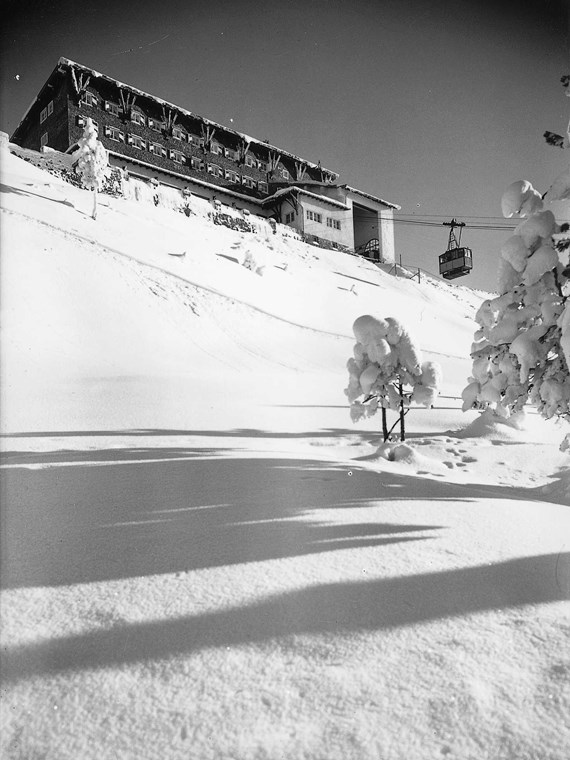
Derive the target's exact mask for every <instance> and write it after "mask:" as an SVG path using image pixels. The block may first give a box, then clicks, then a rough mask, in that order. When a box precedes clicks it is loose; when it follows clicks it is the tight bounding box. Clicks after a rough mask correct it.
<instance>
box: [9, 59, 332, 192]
mask: <svg viewBox="0 0 570 760" xmlns="http://www.w3.org/2000/svg"><path fill="white" fill-rule="evenodd" d="M87 117H91V118H92V119H93V120H94V121H95V122H96V123H97V126H98V131H99V139H100V140H101V142H102V143H103V145H104V146H105V148H106V149H107V150H109V151H111V153H114V154H118V157H119V158H118V159H117V163H120V157H124V158H125V159H126V161H125V163H128V161H129V159H132V160H133V161H135V162H136V161H139V162H140V161H142V162H144V163H146V164H150V165H152V166H156V167H157V169H160V170H162V171H163V172H164V171H166V172H168V171H170V172H174V173H176V174H178V175H181V174H182V175H184V176H188V178H189V180H191V179H192V178H196V179H198V180H201V181H202V182H208V183H209V184H211V185H213V186H218V187H220V189H222V188H225V189H228V190H233V191H234V192H238V193H240V194H242V195H247V196H251V197H254V198H264V197H266V196H268V195H269V194H270V192H271V191H272V190H273V189H274V187H275V184H276V183H283V182H285V183H286V182H288V181H291V182H295V181H299V180H301V179H303V180H305V181H316V182H325V183H329V182H330V183H334V182H335V181H336V180H337V178H338V175H337V174H336V173H334V172H331V171H329V170H327V169H324V168H322V167H320V165H317V164H314V163H311V162H308V161H306V160H303V159H301V158H299V157H298V156H295V155H293V154H291V153H288V152H287V151H283V150H280V149H279V148H276V147H275V146H271V145H269V144H268V143H266V142H263V141H258V140H255V139H252V138H250V137H247V136H245V135H243V134H240V133H239V132H236V131H234V130H232V129H229V128H227V127H224V126H222V125H219V124H216V123H214V122H211V121H209V120H207V119H205V118H202V117H200V116H198V115H196V114H193V113H191V112H189V111H186V110H185V109H183V108H180V107H178V106H175V105H172V104H169V103H166V102H165V101H163V100H161V99H160V98H157V97H154V96H152V95H149V94H147V93H144V92H142V91H140V90H137V89H136V88H133V87H130V86H129V85H125V84H122V83H121V82H118V81H117V80H115V79H112V78H110V77H107V76H105V75H103V74H100V73H98V72H95V71H93V70H91V69H88V68H86V67H84V66H81V65H79V64H76V63H74V62H73V61H69V60H68V59H65V58H61V59H60V60H59V63H58V65H57V66H56V68H55V69H54V71H53V72H52V74H51V75H50V77H49V78H48V80H47V82H46V84H45V85H44V86H43V88H42V89H41V91H40V93H39V94H38V96H37V98H36V100H35V101H34V103H33V104H32V105H31V106H30V108H29V109H28V111H27V113H26V114H25V116H24V118H23V119H22V121H21V123H20V124H19V126H18V127H17V128H16V130H15V131H14V133H13V135H12V137H11V141H12V142H13V143H15V144H17V145H21V146H22V147H24V148H30V149H32V150H40V149H41V147H42V145H47V146H49V147H51V148H54V149H56V150H59V151H62V152H65V151H67V150H68V149H70V148H72V147H73V145H74V144H75V143H77V141H78V140H79V138H80V137H81V135H82V133H83V124H84V120H85V119H86V118H87ZM116 157H117V155H116V156H115V158H116Z"/></svg>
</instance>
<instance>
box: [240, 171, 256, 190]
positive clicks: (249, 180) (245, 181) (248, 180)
mask: <svg viewBox="0 0 570 760" xmlns="http://www.w3.org/2000/svg"><path fill="white" fill-rule="evenodd" d="M241 183H242V185H245V186H246V187H250V188H251V189H252V190H253V189H255V180H254V179H253V177H248V176H247V175H245V174H244V175H243V177H242V178H241Z"/></svg>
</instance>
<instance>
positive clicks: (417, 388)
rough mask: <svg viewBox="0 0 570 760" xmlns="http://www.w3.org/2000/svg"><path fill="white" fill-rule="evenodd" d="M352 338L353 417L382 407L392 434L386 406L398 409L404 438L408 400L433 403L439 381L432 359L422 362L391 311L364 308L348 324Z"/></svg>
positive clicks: (385, 430)
mask: <svg viewBox="0 0 570 760" xmlns="http://www.w3.org/2000/svg"><path fill="white" fill-rule="evenodd" d="M352 330H353V333H354V337H355V338H356V344H355V346H354V356H353V357H351V358H350V359H349V360H348V364H347V368H348V374H349V382H348V388H346V390H345V394H346V396H347V397H348V400H349V401H350V416H351V418H352V420H353V422H358V420H360V419H362V418H363V417H372V416H373V415H374V414H376V412H377V411H378V410H379V409H380V410H381V411H382V431H383V434H384V440H385V441H386V440H387V439H388V437H389V435H390V432H391V431H389V430H388V425H387V419H386V410H387V409H393V410H394V411H397V412H398V414H399V421H400V438H401V440H404V439H405V430H404V416H405V414H406V412H407V410H408V408H409V407H410V404H412V403H416V404H419V405H420V406H427V407H429V406H433V404H434V402H435V399H436V396H437V393H438V389H439V386H440V383H441V369H440V367H439V365H438V364H436V363H435V362H423V363H422V357H421V352H420V350H419V348H418V347H417V346H416V345H415V343H414V341H413V340H412V337H411V336H410V334H409V333H408V331H407V330H406V329H405V327H404V326H403V325H402V324H401V323H400V322H399V321H398V320H397V319H394V318H392V317H387V318H386V319H378V318H376V317H373V316H370V315H368V314H365V315H363V316H361V317H358V319H357V320H356V321H355V322H354V324H353V326H352Z"/></svg>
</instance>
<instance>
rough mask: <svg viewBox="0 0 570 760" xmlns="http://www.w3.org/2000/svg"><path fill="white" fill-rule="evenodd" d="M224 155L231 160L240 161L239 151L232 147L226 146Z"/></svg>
mask: <svg viewBox="0 0 570 760" xmlns="http://www.w3.org/2000/svg"><path fill="white" fill-rule="evenodd" d="M224 156H225V157H226V158H229V159H230V160H231V161H239V153H238V151H237V150H232V148H224Z"/></svg>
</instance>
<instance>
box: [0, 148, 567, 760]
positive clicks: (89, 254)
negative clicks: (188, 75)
mask: <svg viewBox="0 0 570 760" xmlns="http://www.w3.org/2000/svg"><path fill="white" fill-rule="evenodd" d="M2 170H3V171H2V203H3V210H2V219H1V223H2V227H1V231H2V263H1V276H2V277H1V284H2V292H1V296H2V299H1V308H2V347H1V350H2V356H1V358H2V407H1V410H2V439H1V440H2V449H3V469H2V585H3V590H2V604H1V616H2V653H3V658H2V675H3V687H2V716H1V718H2V728H3V730H2V733H1V739H0V742H1V745H0V750H1V753H2V757H3V758H7V759H8V758H10V759H12V758H18V759H20V758H22V759H23V758H29V759H30V760H31V758H42V759H43V760H67V759H70V760H91V759H93V760H95V759H96V760H103V759H105V758H109V759H111V758H112V759H113V760H126V759H127V758H128V759H130V758H136V759H137V760H147V759H148V760H150V759H153V760H154V759H155V758H156V759H157V760H159V759H163V758H184V760H187V759H188V758H199V759H202V758H204V759H205V760H206V759H208V760H209V759H210V758H223V759H224V760H225V759H226V758H228V759H229V758H231V759H232V760H242V759H243V760H253V759H256V758H270V759H271V760H284V759H285V758H287V759H289V758H290V759H291V760H293V759H294V760H300V759H301V758H310V759H311V760H317V759H319V760H320V759H322V760H336V759H337V758H338V759H339V760H349V759H350V758H358V759H359V760H360V758H370V759H371V760H372V759H374V760H379V759H380V760H400V759H401V760H423V759H424V758H425V760H433V758H438V757H451V758H462V759H464V760H471V759H472V760H480V759H481V758H489V759H491V760H500V759H501V758H505V759H506V758H509V760H511V759H512V760H515V759H516V760H531V759H532V760H562V759H563V758H566V757H567V756H568V751H569V748H570V726H569V722H568V716H569V715H570V654H569V643H570V641H569V638H570V609H569V605H568V596H569V591H570V561H569V553H568V552H569V546H570V538H569V536H570V531H569V528H570V512H569V510H568V504H569V502H570V499H569V498H568V492H567V488H566V484H567V477H566V476H567V469H566V468H567V466H568V464H567V463H568V460H567V455H564V454H562V453H560V452H559V451H558V445H559V442H560V440H561V439H562V437H563V435H564V433H565V431H564V429H563V428H561V427H557V426H555V425H550V424H547V423H544V422H543V421H542V420H540V419H539V418H538V417H537V416H536V415H533V414H532V413H531V414H529V415H528V419H529V424H528V426H527V429H526V430H524V431H515V430H513V429H511V428H507V427H506V426H504V425H503V426H496V425H494V424H492V423H490V422H489V421H488V420H487V419H485V418H479V417H478V415H477V414H475V413H468V414H462V413H461V412H460V410H459V407H460V401H459V398H458V397H459V395H460V392H461V389H462V387H463V386H464V384H465V382H466V378H467V375H468V374H469V370H470V360H469V347H470V343H471V339H472V335H473V330H474V323H473V321H472V317H473V315H474V312H475V309H476V308H477V307H478V305H479V303H480V301H481V299H482V295H481V294H476V293H473V292H471V291H469V290H468V289H467V288H464V287H452V286H450V285H447V284H445V283H441V282H438V281H436V280H432V281H427V282H422V283H421V284H418V283H417V282H414V281H410V280H404V279H397V278H394V277H391V276H389V275H388V274H386V273H384V272H382V271H380V270H379V269H377V268H376V267H374V266H373V265H372V264H370V263H367V262H364V261H362V260H359V259H356V258H354V257H351V256H348V255H345V254H340V253H336V252H330V251H322V250H320V249H317V248H314V247H309V246H305V245H304V244H302V243H300V242H299V241H298V240H295V239H294V238H292V237H285V235H284V234H283V232H282V230H278V233H277V234H276V235H273V234H272V231H271V229H270V227H269V225H266V223H265V222H263V221H259V222H257V225H258V232H257V234H252V233H240V232H236V231H233V230H230V229H227V228H225V227H217V226H214V225H213V224H212V223H211V222H210V221H209V220H208V219H207V217H206V214H207V210H208V209H211V206H209V205H208V204H207V203H206V202H205V201H204V202H203V201H200V200H197V199H192V209H193V212H194V213H193V214H192V216H190V217H186V216H184V215H183V214H179V213H175V212H174V211H170V210H168V209H164V208H155V207H154V206H153V205H152V204H150V205H149V204H145V203H142V202H141V203H136V202H134V201H132V202H130V201H126V200H122V199H111V198H109V197H102V199H101V200H102V203H101V204H100V207H99V216H98V219H97V221H93V220H92V219H91V218H90V216H89V213H90V209H91V205H90V204H91V200H90V197H89V193H88V192H87V191H82V190H78V189H76V188H74V187H72V186H70V185H67V184H65V183H63V182H60V181H59V180H58V179H56V178H54V177H53V176H51V175H49V174H46V173H45V172H43V171H41V170H39V169H37V168H35V167H33V166H31V165H30V164H28V163H25V162H24V161H22V160H21V159H19V158H16V157H15V156H11V155H5V156H3V157H2ZM182 253H185V255H184V256H181V255H180V254H182ZM246 260H247V261H249V262H250V263H251V262H252V261H253V262H254V263H255V266H256V267H257V268H259V267H263V270H262V273H261V274H258V273H256V272H255V271H252V270H250V269H248V268H246V267H244V266H241V265H240V264H241V263H242V262H244V261H246ZM250 265H251V264H250ZM362 314H374V315H376V316H380V317H386V316H393V317H396V318H397V319H399V320H401V321H402V322H403V323H404V324H405V325H406V326H407V327H408V328H409V329H410V330H411V332H412V333H413V334H414V335H415V337H416V340H417V342H418V344H419V345H420V346H421V348H422V351H423V352H424V354H425V356H426V358H427V359H437V360H438V361H440V362H441V364H442V367H443V371H444V384H443V392H442V393H443V395H442V396H441V397H440V399H439V400H438V402H437V404H436V408H435V409H432V410H425V409H418V410H414V411H411V412H410V414H409V415H408V417H407V424H408V430H409V438H408V443H409V444H410V448H409V449H400V451H399V455H398V457H397V461H388V460H387V459H385V458H382V457H380V456H379V455H378V453H377V449H378V445H379V440H378V432H377V431H378V425H379V420H378V418H372V419H371V420H367V421H365V422H362V423H359V424H358V425H357V426H353V425H352V424H351V423H350V421H349V412H348V402H347V399H346V397H345V396H344V394H343V389H344V388H345V387H346V385H347V382H348V373H347V371H346V367H345V365H346V360H347V359H348V357H349V356H350V353H351V350H352V345H353V343H354V338H353V336H352V333H351V326H352V322H353V321H354V319H355V318H356V317H357V316H359V315H362Z"/></svg>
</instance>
